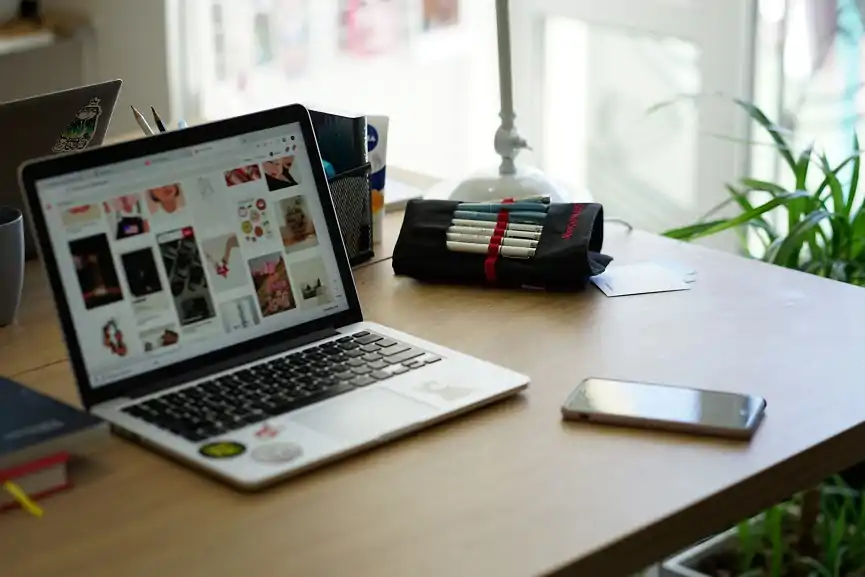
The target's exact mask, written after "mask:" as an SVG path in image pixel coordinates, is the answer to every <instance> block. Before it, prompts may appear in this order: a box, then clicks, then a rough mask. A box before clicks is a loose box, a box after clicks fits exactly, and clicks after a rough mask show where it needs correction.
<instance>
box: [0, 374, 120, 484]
mask: <svg viewBox="0 0 865 577" xmlns="http://www.w3.org/2000/svg"><path fill="white" fill-rule="evenodd" d="M107 431H108V427H107V424H106V423H105V422H104V421H102V420H101V419H98V418H96V417H93V416H91V415H88V414H87V413H85V412H82V411H79V410H78V409H75V408H73V407H70V406H69V405H66V404H64V403H61V402H60V401H56V400H54V399H52V398H51V397H46V396H45V395H42V394H40V393H37V392H36V391H33V390H31V389H28V388H27V387H25V386H23V385H20V384H18V383H16V382H15V381H11V380H9V379H5V378H3V377H0V476H2V475H3V472H4V470H10V469H12V468H16V467H20V466H22V465H26V464H28V463H32V462H34V461H38V460H41V459H45V458H46V457H50V456H52V455H57V454H60V453H66V454H74V453H75V451H76V450H77V449H79V448H80V447H82V446H83V445H84V444H87V443H90V442H92V441H95V440H96V439H97V438H98V437H101V436H105V435H107Z"/></svg>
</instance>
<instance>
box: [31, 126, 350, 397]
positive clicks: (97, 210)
mask: <svg viewBox="0 0 865 577" xmlns="http://www.w3.org/2000/svg"><path fill="white" fill-rule="evenodd" d="M316 161H318V160H317V159H316ZM310 162H311V159H310V157H309V155H308V153H307V150H306V147H305V146H304V142H303V137H302V132H301V128H300V125H299V124H289V125H284V126H280V127H278V128H270V129H267V130H266V131H261V132H255V133H249V134H244V135H242V136H238V137H232V138H227V139H224V140H217V141H211V142H208V143H205V144H199V145H195V146H191V147H188V148H181V149H177V150H172V151H170V152H166V153H163V154H157V155H153V156H150V157H146V158H140V159H136V160H128V161H123V162H118V163H117V164H113V165H103V166H100V167H98V168H94V169H89V170H85V171H81V172H77V173H73V174H67V175H64V176H62V177H57V178H51V179H45V180H42V181H39V182H37V183H36V190H37V193H38V196H39V202H40V205H41V207H42V210H43V214H44V216H45V219H46V223H47V227H48V230H49V234H50V242H51V244H52V246H53V248H54V253H55V255H56V259H57V265H58V268H59V272H60V276H61V279H62V284H63V290H64V292H65V294H66V299H67V301H68V303H69V308H70V312H71V316H72V320H73V323H74V326H75V331H76V334H77V336H78V340H79V343H80V346H81V351H82V356H83V359H84V365H85V368H86V370H87V373H88V375H89V377H90V382H91V384H92V386H94V387H102V386H105V385H110V384H111V383H113V382H116V381H118V380H120V379H125V378H128V377H132V376H135V375H138V374H141V373H144V372H148V371H151V370H155V369H158V368H164V367H166V366H169V365H172V364H174V363H178V362H180V361H184V360H187V359H190V358H192V357H195V356H198V355H201V354H205V353H209V352H213V351H215V350H218V349H222V348H224V347H227V346H230V345H234V344H238V343H240V342H243V341H247V340H249V339H253V338H256V337H261V336H264V335H267V334H269V333H273V332H276V331H280V330H283V329H286V328H289V327H291V326H294V325H298V324H301V323H305V322H307V321H311V320H314V319H317V318H321V317H324V316H328V315H331V314H334V313H336V312H339V311H344V310H346V309H348V307H349V305H348V301H347V298H346V296H345V294H344V288H343V283H342V281H341V279H340V276H339V271H338V267H337V260H336V256H335V254H334V247H333V246H332V245H331V242H330V236H329V234H328V233H327V230H326V223H325V218H324V212H323V210H322V206H321V202H320V200H319V193H318V191H317V189H316V184H315V180H314V178H313V174H312V168H311V164H310Z"/></svg>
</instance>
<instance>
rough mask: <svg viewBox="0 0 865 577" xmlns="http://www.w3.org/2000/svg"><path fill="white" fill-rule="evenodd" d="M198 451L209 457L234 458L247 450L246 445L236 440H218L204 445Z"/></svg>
mask: <svg viewBox="0 0 865 577" xmlns="http://www.w3.org/2000/svg"><path fill="white" fill-rule="evenodd" d="M198 452H199V453H200V454H201V456H203V457H207V458H208V459H233V458H234V457H239V456H240V455H242V454H244V453H245V452H246V447H245V446H244V445H241V444H240V443H237V442H235V441H217V442H215V443H207V444H206V445H202V446H201V447H200V448H199V449H198Z"/></svg>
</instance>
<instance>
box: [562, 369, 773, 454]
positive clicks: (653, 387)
mask: <svg viewBox="0 0 865 577" xmlns="http://www.w3.org/2000/svg"><path fill="white" fill-rule="evenodd" d="M765 410H766V400H765V399H763V398H762V397H758V396H755V395H742V394H738V393H725V392H721V391H706V390H702V389H691V388H684V387H673V386H670V385H659V384H654V383H641V382H635V381H618V380H613V379H599V378H594V377H590V378H588V379H586V380H584V381H583V382H582V383H580V384H579V386H577V388H576V389H574V391H573V392H572V393H571V394H570V396H568V399H567V400H566V401H565V404H564V405H562V415H563V416H564V417H565V418H566V419H570V420H575V421H589V422H596V423H605V424H610V425H624V426H633V427H646V428H656V429H667V430H671V431H682V432H688V433H695V434H700V435H712V436H719V437H728V438H734V439H750V438H751V437H752V436H753V435H754V432H755V431H756V430H757V427H759V426H760V422H761V421H762V419H763V414H764V412H765Z"/></svg>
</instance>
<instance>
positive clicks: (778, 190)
mask: <svg viewBox="0 0 865 577" xmlns="http://www.w3.org/2000/svg"><path fill="white" fill-rule="evenodd" d="M741 182H742V184H744V185H745V186H747V187H748V190H759V191H762V192H768V193H769V194H771V195H773V196H774V195H778V194H786V193H787V192H789V191H788V190H787V189H786V188H784V187H783V186H781V185H780V184H775V183H774V182H766V181H765V180H757V179H755V178H743V179H742V180H741ZM797 188H798V189H802V188H804V187H797Z"/></svg>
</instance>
